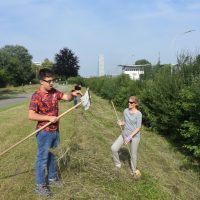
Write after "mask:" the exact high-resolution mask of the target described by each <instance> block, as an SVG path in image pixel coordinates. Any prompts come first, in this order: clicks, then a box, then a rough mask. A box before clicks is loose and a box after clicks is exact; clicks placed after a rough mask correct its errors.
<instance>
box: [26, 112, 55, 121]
mask: <svg viewBox="0 0 200 200" xmlns="http://www.w3.org/2000/svg"><path fill="white" fill-rule="evenodd" d="M28 118H29V119H30V120H34V121H48V122H52V123H55V122H57V121H58V120H59V119H58V117H56V116H48V115H40V114H38V113H36V112H35V111H34V110H29V112H28Z"/></svg>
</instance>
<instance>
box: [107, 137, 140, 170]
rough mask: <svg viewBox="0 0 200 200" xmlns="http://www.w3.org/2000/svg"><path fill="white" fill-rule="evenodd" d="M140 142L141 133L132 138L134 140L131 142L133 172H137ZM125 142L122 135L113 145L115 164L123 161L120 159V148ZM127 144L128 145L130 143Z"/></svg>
mask: <svg viewBox="0 0 200 200" xmlns="http://www.w3.org/2000/svg"><path fill="white" fill-rule="evenodd" d="M139 142H140V134H137V135H135V136H134V137H133V138H132V141H130V142H129V144H130V154H131V155H130V156H131V170H132V172H135V170H136V165H137V151H138V146H139ZM123 144H124V139H123V137H122V135H120V136H119V137H118V138H117V139H116V140H115V142H114V143H113V145H112V146H111V151H112V157H113V161H114V164H115V165H120V164H121V162H120V160H119V153H118V151H119V149H120V148H121V146H122V145H123ZM129 144H127V145H129Z"/></svg>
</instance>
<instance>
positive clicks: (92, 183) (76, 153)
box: [0, 94, 200, 200]
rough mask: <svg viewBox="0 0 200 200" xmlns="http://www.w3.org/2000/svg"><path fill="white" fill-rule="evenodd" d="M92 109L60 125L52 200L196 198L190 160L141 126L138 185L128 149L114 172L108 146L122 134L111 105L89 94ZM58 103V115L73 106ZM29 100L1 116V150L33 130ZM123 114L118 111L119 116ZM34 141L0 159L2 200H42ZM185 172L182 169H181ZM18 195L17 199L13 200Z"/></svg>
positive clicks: (196, 180)
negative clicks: (58, 181) (56, 181)
mask: <svg viewBox="0 0 200 200" xmlns="http://www.w3.org/2000/svg"><path fill="white" fill-rule="evenodd" d="M92 102H93V103H92V106H91V108H90V109H89V110H87V111H84V110H83V109H82V108H78V109H75V110H73V111H71V112H70V113H68V114H67V115H65V116H64V117H63V118H62V119H61V121H60V134H61V144H60V147H59V148H58V149H57V150H56V151H55V152H54V153H55V154H56V155H57V157H58V158H61V159H60V162H59V168H58V171H59V173H60V177H61V179H62V180H63V182H64V184H65V185H64V188H63V189H53V190H52V191H53V192H54V196H53V197H52V198H51V199H56V200H58V199H63V200H64V199H127V200H129V199H152V200H154V199H177V200H178V199H181V200H182V199H183V200H184V199H185V200H188V199H199V198H200V191H199V186H200V181H199V175H198V173H195V172H194V171H192V169H190V168H187V169H185V168H182V166H183V165H185V163H187V162H188V161H187V160H186V158H185V157H184V156H183V155H181V154H180V153H179V152H177V151H176V150H175V148H173V147H172V146H171V145H170V144H169V143H168V142H167V141H166V140H165V139H164V138H163V137H161V136H159V135H157V134H155V133H152V132H150V131H148V130H147V129H145V128H144V127H143V130H142V139H141V143H140V147H139V156H138V167H139V169H140V170H141V172H142V177H141V179H140V180H139V181H134V180H133V179H132V177H131V175H130V168H129V163H128V160H127V159H128V150H127V148H126V147H123V148H122V150H123V154H124V155H123V156H122V157H121V159H122V168H121V170H119V171H116V170H115V168H114V167H113V163H112V159H111V151H110V146H111V145H112V143H113V142H114V140H115V138H116V137H117V136H118V135H119V134H120V129H119V127H118V126H117V125H116V118H115V113H114V111H113V109H112V106H111V105H110V104H109V103H108V101H105V100H103V99H101V98H99V97H96V96H95V95H93V94H92ZM72 106H73V105H72V103H65V102H61V103H60V108H61V109H60V112H61V113H62V112H64V111H65V110H66V109H68V108H70V107H72ZM27 111H28V102H26V103H23V104H20V105H18V106H14V107H11V108H8V109H6V110H3V111H1V112H0V141H1V145H0V151H1V152H2V151H3V150H5V149H6V148H8V147H9V146H10V145H12V144H14V143H15V142H17V141H19V140H21V139H22V138H24V137H25V136H27V135H28V134H30V133H31V132H33V131H34V130H35V124H36V123H35V122H32V121H29V120H28V119H27ZM119 116H121V113H119ZM35 157H36V141H35V137H34V136H33V137H31V138H30V139H28V140H27V141H25V142H24V143H22V144H20V145H19V146H17V147H16V148H14V149H13V150H11V151H10V152H8V153H6V154H5V155H4V156H2V157H0V199H5V200H12V199H13V200H15V199H24V200H25V199H26V200H27V199H29V200H32V199H40V198H38V197H37V195H36V194H35V193H34V191H33V190H34V187H35ZM183 169H184V170H183ZM16 197H17V198H16Z"/></svg>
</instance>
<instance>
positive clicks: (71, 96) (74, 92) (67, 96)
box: [62, 90, 83, 101]
mask: <svg viewBox="0 0 200 200" xmlns="http://www.w3.org/2000/svg"><path fill="white" fill-rule="evenodd" d="M77 95H81V96H82V95H83V94H82V93H81V91H79V90H74V91H73V92H71V94H64V95H63V97H62V100H65V101H71V100H72V99H73V96H77Z"/></svg>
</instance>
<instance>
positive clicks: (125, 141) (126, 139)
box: [124, 128, 141, 144]
mask: <svg viewBox="0 0 200 200" xmlns="http://www.w3.org/2000/svg"><path fill="white" fill-rule="evenodd" d="M140 130H141V128H136V129H135V130H134V131H133V132H132V133H131V135H129V136H128V137H127V138H125V140H124V144H128V142H129V141H130V140H131V138H132V137H133V136H134V135H135V134H137V132H139V131H140Z"/></svg>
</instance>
